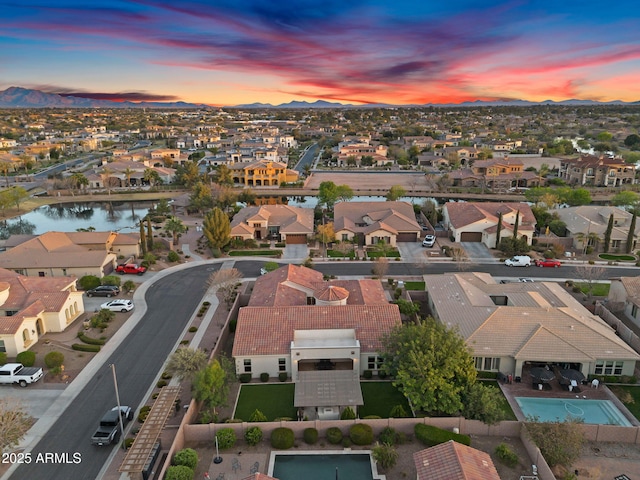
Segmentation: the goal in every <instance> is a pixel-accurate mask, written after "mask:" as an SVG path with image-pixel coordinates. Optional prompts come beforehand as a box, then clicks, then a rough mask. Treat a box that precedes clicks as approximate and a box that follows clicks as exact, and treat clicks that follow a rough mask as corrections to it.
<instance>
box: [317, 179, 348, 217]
mask: <svg viewBox="0 0 640 480" xmlns="http://www.w3.org/2000/svg"><path fill="white" fill-rule="evenodd" d="M351 198H353V190H352V189H351V187H349V186H348V185H336V184H335V183H333V182H332V181H330V180H327V181H324V182H322V183H321V184H320V187H318V204H319V205H325V206H326V207H327V209H329V210H333V206H334V205H335V203H336V202H337V201H338V200H341V201H343V202H344V201H347V200H350V199H351Z"/></svg>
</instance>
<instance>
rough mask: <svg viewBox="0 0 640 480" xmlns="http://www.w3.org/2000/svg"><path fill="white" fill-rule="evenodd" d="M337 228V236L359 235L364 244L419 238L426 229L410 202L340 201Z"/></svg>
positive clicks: (347, 238) (339, 238)
mask: <svg viewBox="0 0 640 480" xmlns="http://www.w3.org/2000/svg"><path fill="white" fill-rule="evenodd" d="M333 229H334V231H335V233H336V239H337V240H340V241H352V240H354V238H355V239H356V240H357V241H358V243H359V244H361V245H375V244H377V243H378V242H380V241H382V242H384V243H388V244H390V245H392V246H395V245H396V243H397V242H416V241H418V240H419V239H420V234H421V233H422V227H421V226H420V225H419V224H418V222H417V221H416V216H415V213H414V212H413V206H412V205H411V204H410V203H407V202H340V203H336V205H335V207H334V222H333Z"/></svg>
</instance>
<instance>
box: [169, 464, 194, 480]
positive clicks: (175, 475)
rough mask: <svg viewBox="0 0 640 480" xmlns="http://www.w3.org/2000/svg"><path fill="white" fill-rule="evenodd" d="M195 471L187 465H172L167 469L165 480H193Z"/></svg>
mask: <svg viewBox="0 0 640 480" xmlns="http://www.w3.org/2000/svg"><path fill="white" fill-rule="evenodd" d="M193 475H194V473H193V470H192V469H191V468H189V467H187V466H185V465H172V466H170V467H169V468H167V473H166V475H165V477H164V480H193Z"/></svg>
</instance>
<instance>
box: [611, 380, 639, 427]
mask: <svg viewBox="0 0 640 480" xmlns="http://www.w3.org/2000/svg"><path fill="white" fill-rule="evenodd" d="M609 389H610V390H611V391H612V392H613V393H614V394H615V395H616V397H618V398H619V399H620V401H621V402H622V403H623V404H624V406H625V407H627V409H628V410H629V411H630V412H631V414H632V415H633V416H634V417H636V418H637V419H638V420H640V387H627V386H617V385H615V386H614V385H612V386H610V387H609Z"/></svg>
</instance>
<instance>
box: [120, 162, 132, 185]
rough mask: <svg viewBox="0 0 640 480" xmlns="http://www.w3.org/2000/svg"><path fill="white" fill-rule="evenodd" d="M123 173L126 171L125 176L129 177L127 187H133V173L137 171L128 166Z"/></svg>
mask: <svg viewBox="0 0 640 480" xmlns="http://www.w3.org/2000/svg"><path fill="white" fill-rule="evenodd" d="M122 173H124V175H125V177H127V187H131V175H133V174H134V173H135V172H134V171H133V170H131V169H130V168H129V167H127V168H125V169H124V171H123V172H122Z"/></svg>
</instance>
